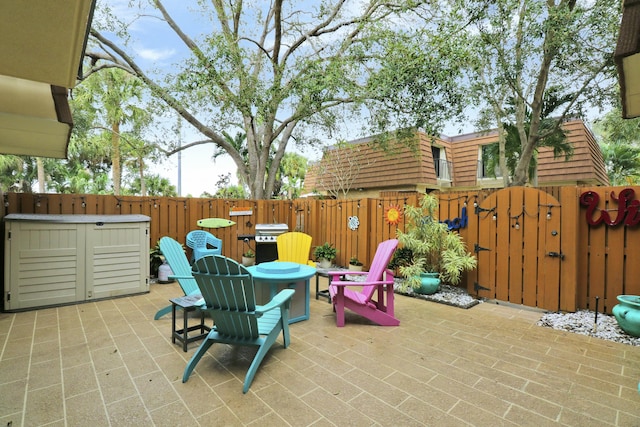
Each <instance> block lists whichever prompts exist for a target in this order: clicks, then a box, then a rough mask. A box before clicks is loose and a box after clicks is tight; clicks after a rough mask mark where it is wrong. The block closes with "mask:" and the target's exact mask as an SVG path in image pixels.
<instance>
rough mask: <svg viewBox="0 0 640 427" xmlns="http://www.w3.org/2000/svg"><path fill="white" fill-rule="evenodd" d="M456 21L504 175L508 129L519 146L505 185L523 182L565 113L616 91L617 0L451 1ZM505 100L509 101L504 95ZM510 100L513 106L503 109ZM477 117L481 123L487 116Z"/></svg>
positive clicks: (578, 111) (577, 113) (575, 113)
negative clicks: (463, 25)
mask: <svg viewBox="0 0 640 427" xmlns="http://www.w3.org/2000/svg"><path fill="white" fill-rule="evenodd" d="M454 3H455V4H456V7H455V8H454V9H452V11H451V13H452V15H453V18H452V19H454V20H459V21H460V22H468V23H469V25H468V27H467V31H465V32H463V33H464V34H465V37H468V39H469V40H473V43H472V44H471V45H472V46H473V49H472V51H473V52H475V58H474V59H473V60H470V61H469V64H470V65H472V67H470V75H469V76H470V81H471V82H472V83H474V84H473V85H472V87H473V89H474V91H475V95H476V100H477V104H476V105H478V106H479V107H480V108H481V109H482V108H484V109H485V110H484V113H485V114H486V116H485V117H490V118H491V122H493V123H494V124H497V126H498V130H499V132H500V136H501V137H500V141H499V142H500V144H501V145H500V148H501V150H500V160H501V161H500V165H501V168H502V172H503V176H505V179H506V177H507V176H508V175H509V171H508V167H507V162H506V161H505V156H507V153H506V150H505V148H504V147H505V145H504V144H505V143H506V135H507V129H506V128H505V127H504V125H505V124H507V125H511V126H513V127H515V130H516V131H517V139H518V143H519V145H520V148H519V150H517V151H518V162H517V164H516V165H515V170H514V171H513V180H512V181H511V182H510V184H511V185H524V184H526V183H527V182H528V181H529V178H530V174H529V171H530V166H531V164H532V159H533V158H534V156H535V152H536V150H537V148H538V147H539V146H540V145H541V141H544V140H545V139H547V140H548V138H549V136H550V135H553V134H554V133H557V132H558V129H559V128H560V126H561V124H562V122H563V121H564V120H565V119H567V118H574V117H584V115H585V112H586V110H587V109H588V108H594V107H602V106H604V105H607V103H609V102H611V100H612V98H613V97H614V96H615V94H616V90H615V89H616V85H617V81H616V79H615V67H614V64H613V56H612V55H613V49H614V47H615V44H616V37H617V30H618V27H619V22H620V21H619V20H620V2H616V1H613V2H612V1H609V0H594V1H589V2H586V1H582V2H577V1H576V0H496V1H493V2H486V1H484V0H464V1H462V0H455V2H454ZM507 101H509V102H507ZM508 106H513V108H507V107H508ZM483 124H485V125H486V124H487V122H486V121H485V122H484V123H483Z"/></svg>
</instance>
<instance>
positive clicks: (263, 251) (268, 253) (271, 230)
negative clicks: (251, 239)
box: [255, 224, 289, 264]
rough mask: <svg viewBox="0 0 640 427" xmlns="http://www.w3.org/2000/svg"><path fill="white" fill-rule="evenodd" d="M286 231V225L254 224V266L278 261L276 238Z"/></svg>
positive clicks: (287, 228)
mask: <svg viewBox="0 0 640 427" xmlns="http://www.w3.org/2000/svg"><path fill="white" fill-rule="evenodd" d="M287 231H289V226H288V225H287V224H256V237H255V239H256V264H260V263H261V262H269V261H275V260H277V259H278V247H277V245H276V238H277V237H278V236H279V235H281V234H282V233H286V232H287Z"/></svg>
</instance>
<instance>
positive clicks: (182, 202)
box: [2, 187, 640, 313]
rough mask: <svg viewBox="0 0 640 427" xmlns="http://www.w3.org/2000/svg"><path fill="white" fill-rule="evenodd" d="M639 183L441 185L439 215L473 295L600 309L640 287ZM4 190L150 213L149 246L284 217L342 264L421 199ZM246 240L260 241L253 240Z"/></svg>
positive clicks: (232, 243) (26, 201) (95, 208)
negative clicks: (460, 246) (205, 228)
mask: <svg viewBox="0 0 640 427" xmlns="http://www.w3.org/2000/svg"><path fill="white" fill-rule="evenodd" d="M639 189H640V187H629V188H626V187H593V188H592V187H551V188H538V189H534V188H527V187H512V188H506V189H502V190H497V191H496V190H480V191H465V192H446V193H442V194H439V198H440V208H439V217H440V220H442V221H444V220H448V221H449V222H450V224H451V225H452V226H453V227H456V228H457V229H458V232H459V233H460V234H461V236H462V237H463V239H464V240H465V242H466V243H467V247H468V249H469V251H470V252H472V253H474V254H475V255H476V256H477V258H478V267H477V268H476V269H475V270H474V271H471V272H469V273H467V274H466V275H465V278H464V282H463V284H462V286H464V287H465V288H466V289H467V290H468V291H469V293H471V294H472V295H478V296H480V297H485V298H489V299H497V300H501V301H508V302H511V303H514V304H523V305H526V306H531V307H539V308H543V309H546V310H551V311H558V310H563V311H576V310H578V309H591V310H594V309H595V307H596V300H597V301H598V304H599V306H598V309H599V311H602V312H608V313H610V312H611V309H612V308H613V306H614V305H615V304H616V303H617V301H616V296H617V295H621V294H633V295H638V294H640V257H639V255H638V254H640V224H638V223H639V222H640V214H638V210H639V206H640V202H639V201H636V200H635V192H637V191H638V190H639ZM623 191H624V192H623ZM585 194H586V196H585ZM620 194H622V195H623V197H621V196H620ZM581 196H583V197H582V201H583V203H582V204H581ZM2 197H3V202H4V210H3V215H6V214H10V213H38V214H143V215H147V216H149V217H150V218H151V221H150V236H149V240H150V246H154V245H155V243H156V242H157V241H158V240H159V238H160V237H162V236H170V237H173V238H174V239H176V240H178V241H179V242H181V243H184V242H185V236H186V234H187V233H188V232H189V231H190V230H193V229H197V228H198V227H197V224H196V221H197V220H199V219H202V218H226V219H231V220H233V221H235V222H236V224H235V225H233V226H231V227H227V228H219V229H215V230H211V231H212V232H213V234H215V235H216V236H217V237H219V238H221V239H222V240H223V254H224V255H226V256H229V257H231V258H234V259H238V260H239V259H240V257H241V254H242V253H243V252H244V251H245V250H246V249H247V247H246V243H244V242H243V240H242V236H244V235H254V234H255V225H256V224H263V223H285V224H287V225H288V227H289V230H292V231H293V230H296V231H302V232H305V233H307V234H310V235H311V236H312V237H313V246H316V245H320V244H322V243H324V242H330V243H333V244H334V245H335V246H336V248H337V249H338V256H337V259H336V264H339V265H347V264H348V262H349V259H350V258H351V257H353V256H355V257H357V258H358V259H360V260H361V261H362V262H364V264H365V266H366V265H368V263H369V262H370V260H371V259H372V257H373V254H374V253H375V249H376V247H377V245H378V243H379V242H381V241H383V240H386V239H389V238H393V237H395V235H396V230H397V229H398V228H399V229H401V230H404V227H405V224H404V218H401V220H400V222H399V223H398V224H390V223H389V222H388V221H387V220H386V218H385V214H386V212H387V210H388V209H389V207H391V206H398V207H400V208H402V207H403V206H404V205H406V204H409V205H416V204H417V203H418V197H420V196H419V195H416V194H414V193H406V194H404V193H398V194H397V195H396V196H394V197H384V198H379V199H373V198H367V199H348V200H315V199H296V200H221V199H197V198H154V197H133V196H119V197H115V196H113V195H67V194H27V193H7V194H4V195H2ZM636 217H637V218H636ZM600 219H602V221H600ZM607 219H608V221H605V220H607ZM458 227H459V228H458ZM250 245H251V247H252V248H254V249H255V246H253V245H254V243H253V242H250ZM312 251H313V248H312ZM310 256H311V254H310ZM3 259H4V257H3Z"/></svg>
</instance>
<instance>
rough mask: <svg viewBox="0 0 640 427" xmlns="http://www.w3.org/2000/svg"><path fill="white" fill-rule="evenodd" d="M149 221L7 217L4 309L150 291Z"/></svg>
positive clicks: (136, 218) (136, 217) (133, 217)
mask: <svg viewBox="0 0 640 427" xmlns="http://www.w3.org/2000/svg"><path fill="white" fill-rule="evenodd" d="M150 219H151V218H149V217H148V216H145V215H38V214H10V215H7V216H6V217H5V218H4V221H5V260H4V263H5V264H4V310H5V311H13V310H22V309H27V308H36V307H44V306H51V305H59V304H69V303H74V302H81V301H89V300H93V299H99V298H107V297H115V296H122V295H130V294H137V293H144V292H149V221H150Z"/></svg>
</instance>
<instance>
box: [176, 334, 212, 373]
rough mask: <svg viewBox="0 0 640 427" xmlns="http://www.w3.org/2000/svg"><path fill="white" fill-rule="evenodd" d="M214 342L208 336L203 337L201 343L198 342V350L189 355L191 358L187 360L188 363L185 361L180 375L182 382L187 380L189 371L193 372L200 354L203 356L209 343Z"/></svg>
mask: <svg viewBox="0 0 640 427" xmlns="http://www.w3.org/2000/svg"><path fill="white" fill-rule="evenodd" d="M214 342H215V341H214V340H210V339H208V338H205V339H204V341H203V343H202V344H200V347H198V350H196V352H195V353H194V354H193V356H192V357H191V360H189V363H187V367H186V368H184V374H183V375H182V382H183V383H186V382H187V380H188V379H189V376H190V375H191V372H193V370H194V369H195V367H196V365H197V364H198V362H199V361H200V358H201V357H202V356H204V354H205V353H206V352H207V350H208V349H209V347H211V345H212V344H213V343H214Z"/></svg>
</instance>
